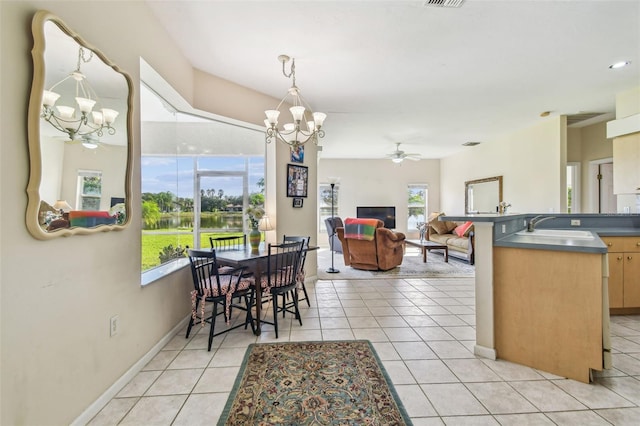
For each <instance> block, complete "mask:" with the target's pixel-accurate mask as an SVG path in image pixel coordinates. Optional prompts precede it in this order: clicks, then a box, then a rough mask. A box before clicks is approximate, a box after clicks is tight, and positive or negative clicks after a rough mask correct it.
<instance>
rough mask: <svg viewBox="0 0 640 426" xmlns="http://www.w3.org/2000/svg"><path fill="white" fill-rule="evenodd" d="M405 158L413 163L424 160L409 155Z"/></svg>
mask: <svg viewBox="0 0 640 426" xmlns="http://www.w3.org/2000/svg"><path fill="white" fill-rule="evenodd" d="M404 158H406V159H407V160H412V161H420V160H422V158H420V157H413V156H410V155H407V156H406V157H404Z"/></svg>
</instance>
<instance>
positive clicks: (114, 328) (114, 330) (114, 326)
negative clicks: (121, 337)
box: [109, 315, 120, 337]
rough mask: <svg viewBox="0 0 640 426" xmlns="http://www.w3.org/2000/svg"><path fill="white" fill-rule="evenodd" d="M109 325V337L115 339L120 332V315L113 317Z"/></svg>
mask: <svg viewBox="0 0 640 426" xmlns="http://www.w3.org/2000/svg"><path fill="white" fill-rule="evenodd" d="M109 324H110V328H109V335H110V336H111V337H113V336H115V335H116V334H118V331H119V330H120V318H119V317H118V315H114V316H112V317H111V319H110V320H109Z"/></svg>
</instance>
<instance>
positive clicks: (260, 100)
mask: <svg viewBox="0 0 640 426" xmlns="http://www.w3.org/2000/svg"><path fill="white" fill-rule="evenodd" d="M38 9H47V10H49V11H51V12H52V13H54V14H56V15H58V16H59V17H60V18H61V19H62V20H63V21H64V22H65V23H66V24H67V25H68V26H69V27H70V28H71V29H73V30H74V31H76V32H77V33H79V34H80V35H82V37H83V38H84V39H85V40H86V41H87V42H89V43H90V44H92V45H94V46H96V47H97V48H99V49H100V50H102V51H103V53H104V54H105V55H106V56H107V57H108V58H109V59H110V60H112V61H113V62H114V63H116V64H117V65H119V66H120V67H121V68H122V69H123V70H124V71H126V72H127V73H129V74H130V75H131V77H132V79H133V82H134V88H137V87H138V86H139V67H140V57H143V58H144V59H145V61H147V62H148V63H149V65H151V66H152V67H153V68H154V69H155V70H156V71H158V73H159V74H161V75H162V76H163V77H164V79H166V80H167V81H168V82H169V83H170V84H171V85H172V86H173V87H174V88H175V89H176V90H177V91H178V92H179V93H180V95H181V96H182V97H184V98H185V99H186V100H187V101H188V102H191V103H194V102H196V100H194V87H195V84H194V81H195V80H196V77H194V72H193V69H192V67H191V65H190V64H189V63H188V62H187V61H186V60H185V58H184V57H183V55H182V54H181V52H180V51H179V50H178V48H177V47H176V46H175V45H174V44H173V42H172V41H171V39H170V38H169V36H168V35H167V34H166V33H165V31H164V30H163V29H162V28H161V27H160V25H159V24H158V22H157V21H156V20H155V17H154V16H153V14H152V13H151V12H150V11H149V10H148V8H147V6H146V4H145V3H144V2H140V1H136V2H133V1H131V2H113V1H109V2H107V1H105V2H100V1H91V2H87V1H68V2H58V1H16V2H13V1H4V0H3V1H1V2H0V12H1V13H0V20H1V21H0V43H1V44H0V54H1V55H2V60H1V61H0V75H1V76H2V79H1V86H0V92H1V93H2V97H1V99H0V102H1V103H0V106H1V110H2V111H3V115H2V125H1V126H0V153H1V155H0V189H1V196H2V197H1V199H2V200H3V206H2V207H3V208H2V213H1V214H0V236H1V238H0V262H1V264H0V281H1V284H0V292H1V293H0V295H1V302H0V303H1V313H0V327H1V330H0V336H1V348H0V351H1V359H0V366H1V368H2V377H1V392H2V401H1V404H2V405H1V407H0V411H1V418H0V423H1V424H3V425H21V424H25V425H26V424H28V425H32V424H38V425H45V424H47V425H48V424H69V423H71V422H73V421H74V419H77V418H78V416H80V415H81V414H82V413H83V411H85V410H86V409H87V408H88V407H91V406H92V404H93V403H94V402H95V401H96V400H97V399H98V398H100V397H101V395H103V394H104V393H105V392H106V391H107V390H108V389H109V387H110V386H112V385H113V384H114V383H115V382H116V381H117V380H118V379H119V378H121V377H122V376H123V374H125V373H126V372H127V370H129V369H130V368H131V367H132V366H134V365H135V363H136V362H138V361H139V360H140V359H141V358H142V357H143V356H144V355H145V354H147V353H148V352H149V351H150V350H151V349H152V348H153V347H154V345H156V344H157V343H158V342H159V341H161V339H163V338H165V337H166V336H167V334H168V333H169V332H170V331H171V330H172V329H173V328H174V327H175V326H177V325H178V324H179V323H180V322H181V321H182V320H184V319H185V318H186V317H187V315H188V313H189V309H190V307H189V298H188V292H189V288H190V286H191V283H190V278H189V274H188V270H182V271H178V272H177V273H174V274H172V275H170V276H168V277H166V278H165V279H162V280H159V281H157V282H154V283H152V284H150V285H148V286H145V287H141V286H140V223H139V222H140V221H136V220H132V221H131V224H130V226H128V227H127V228H126V229H125V230H123V231H120V232H108V233H98V234H94V235H85V236H73V237H69V238H56V239H53V240H48V241H40V240H36V239H34V238H33V237H31V235H30V234H29V233H28V232H27V228H26V226H25V208H26V205H27V195H26V191H25V189H26V186H27V181H28V176H29V162H28V149H27V133H26V123H25V116H26V112H27V109H28V108H27V107H28V98H29V93H30V87H31V73H32V62H31V57H30V50H31V47H32V36H31V30H30V28H31V27H30V26H31V20H32V17H33V14H34V13H35V12H36V11H37V10H38ZM97 11H99V12H100V17H99V19H96V17H95V14H96V12H97ZM116 22H117V27H116V26H114V23H116ZM116 28H117V29H116ZM196 74H197V81H198V85H202V86H203V87H206V88H207V91H208V93H209V94H210V95H212V94H214V93H216V90H219V91H220V92H223V93H226V94H228V95H229V96H230V97H233V96H232V95H233V94H234V93H236V90H237V91H238V92H237V93H241V94H242V99H243V102H248V103H252V102H254V103H255V104H256V105H262V104H264V103H265V102H267V103H268V100H265V97H264V95H261V94H258V93H255V92H250V91H247V90H246V89H242V88H240V87H239V86H235V85H233V84H232V83H229V82H225V81H223V80H220V79H217V78H215V77H211V76H209V78H207V76H206V75H202V73H196ZM197 101H198V102H196V103H199V104H201V105H204V106H205V107H207V106H209V105H208V104H206V103H205V101H204V100H202V99H198V100H197ZM277 101H278V100H276V99H274V100H273V104H276V103H277ZM195 106H196V107H198V105H195ZM212 108H213V107H212ZM230 108H231V107H230ZM260 108H262V106H260ZM215 109H216V110H215V111H211V112H216V113H218V114H220V115H226V116H229V117H231V118H235V119H243V120H247V121H251V122H254V123H261V121H262V117H261V115H262V113H260V117H258V116H257V115H256V116H255V117H252V116H241V117H240V116H234V114H237V113H238V110H237V106H236V107H233V108H231V109H229V110H226V109H225V107H224V105H216V106H215ZM133 122H134V134H133V141H134V148H133V152H134V159H133V176H132V203H131V204H132V206H133V208H132V212H131V216H132V217H139V215H140V208H139V206H140V191H139V188H140V169H139V164H140V162H139V156H140V145H139V141H140V125H139V122H140V114H139V93H138V92H137V90H136V93H135V99H134V108H133ZM278 158H280V157H278ZM280 161H281V160H280ZM314 164H315V163H310V164H308V165H309V166H310V174H311V175H315V166H314ZM276 166H277V167H280V168H283V167H284V166H283V165H279V164H277V165H276ZM283 182H284V181H283ZM310 184H311V185H315V182H311V181H310ZM315 192H316V191H315V187H314V186H310V195H309V196H310V199H311V200H313V199H315V197H316V193H315ZM278 197H280V194H278ZM278 204H284V203H278ZM305 205H307V204H305ZM308 206H309V210H306V211H305V212H306V213H307V214H308V216H306V215H305V216H304V217H297V216H296V218H295V220H296V221H301V222H302V224H301V225H299V224H297V225H296V231H298V232H300V233H302V232H305V233H307V234H312V233H315V229H316V228H315V211H313V210H311V209H312V208H313V207H314V205H313V202H311V203H309V205H308ZM285 213H289V212H287V211H285ZM285 213H283V215H282V216H283V217H284V218H285V219H287V215H286V214H285ZM281 224H284V225H283V227H282V229H279V230H278V232H279V233H291V232H289V231H288V229H287V226H288V225H290V224H289V223H288V221H287V220H284V221H282V222H281ZM312 235H314V234H312ZM308 261H309V260H308ZM113 315H119V318H120V332H119V334H118V335H117V336H115V337H109V319H110V317H111V316H113Z"/></svg>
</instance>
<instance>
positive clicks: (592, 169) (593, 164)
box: [587, 157, 613, 213]
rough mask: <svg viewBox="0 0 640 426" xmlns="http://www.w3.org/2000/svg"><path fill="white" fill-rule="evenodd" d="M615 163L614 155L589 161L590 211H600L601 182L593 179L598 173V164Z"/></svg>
mask: <svg viewBox="0 0 640 426" xmlns="http://www.w3.org/2000/svg"><path fill="white" fill-rule="evenodd" d="M605 163H613V157H608V158H601V159H599V160H591V161H589V175H588V178H587V191H588V193H587V194H588V197H589V210H590V213H599V212H600V197H599V192H598V191H599V189H600V188H599V182H598V180H597V179H593V176H596V175H597V174H598V166H600V164H605Z"/></svg>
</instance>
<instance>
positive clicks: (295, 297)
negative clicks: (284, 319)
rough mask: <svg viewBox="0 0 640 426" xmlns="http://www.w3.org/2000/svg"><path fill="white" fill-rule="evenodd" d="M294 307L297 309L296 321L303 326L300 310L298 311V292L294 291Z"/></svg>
mask: <svg viewBox="0 0 640 426" xmlns="http://www.w3.org/2000/svg"><path fill="white" fill-rule="evenodd" d="M293 307H294V308H295V311H296V319H297V320H298V322H299V323H300V325H302V316H300V309H298V292H297V291H294V293H293Z"/></svg>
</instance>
